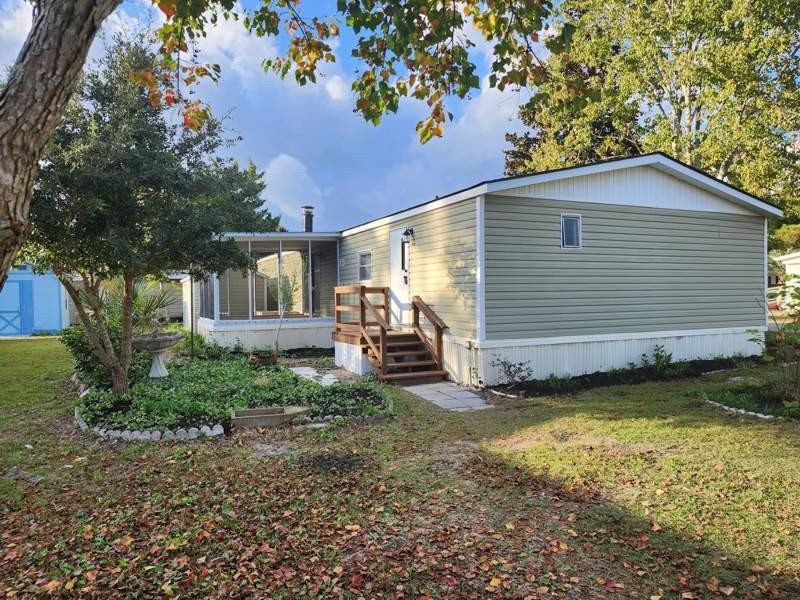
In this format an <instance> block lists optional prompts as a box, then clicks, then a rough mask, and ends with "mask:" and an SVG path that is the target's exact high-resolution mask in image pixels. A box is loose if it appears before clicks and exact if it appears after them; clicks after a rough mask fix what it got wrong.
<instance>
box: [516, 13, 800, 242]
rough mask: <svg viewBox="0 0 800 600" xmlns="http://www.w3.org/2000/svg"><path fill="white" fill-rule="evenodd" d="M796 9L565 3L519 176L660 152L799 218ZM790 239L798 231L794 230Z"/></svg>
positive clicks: (520, 139)
mask: <svg viewBox="0 0 800 600" xmlns="http://www.w3.org/2000/svg"><path fill="white" fill-rule="evenodd" d="M797 8H798V7H797V4H796V2H788V3H787V2H780V1H777V0H746V1H745V0H735V1H733V2H705V1H702V0H688V1H684V2H678V3H675V2H670V1H668V0H611V1H606V0H565V1H564V2H560V3H557V4H556V6H555V8H554V13H555V14H554V17H553V21H554V24H555V26H558V24H560V23H561V24H570V25H572V26H574V28H575V31H574V34H573V36H572V42H571V46H570V48H569V52H568V53H558V54H553V55H550V56H547V57H543V58H542V64H543V67H542V71H543V77H542V81H541V82H540V83H539V84H538V85H537V86H536V87H535V88H534V90H533V95H532V97H531V100H530V102H529V103H528V104H527V105H526V106H525V108H524V109H523V110H522V112H521V118H522V121H523V123H524V124H525V125H526V126H527V127H528V128H529V131H528V132H527V133H523V134H521V135H511V136H509V140H510V141H511V142H512V145H513V149H512V150H511V151H510V152H508V153H507V161H506V171H507V172H508V173H509V174H520V173H527V172H531V171H534V170H542V169H548V168H557V167H564V166H570V165H575V164H580V163H584V162H587V161H590V160H597V159H602V158H608V157H615V156H626V155H631V154H635V153H641V152H651V151H655V150H660V151H663V152H666V153H667V154H669V155H671V156H674V157H676V158H677V159H679V160H682V161H683V162H686V163H688V164H690V165H692V166H694V167H698V168H700V169H703V170H705V171H707V172H709V173H711V174H712V175H714V176H716V177H719V178H722V179H725V180H726V181H728V182H729V183H731V184H733V185H735V186H738V187H741V188H743V189H745V190H746V191H748V192H750V193H752V194H756V195H758V196H760V197H763V198H765V199H767V200H769V201H772V202H774V203H776V204H778V205H780V206H781V207H783V208H784V209H785V210H787V213H788V216H789V217H790V218H791V219H793V220H798V219H800V202H798V200H799V198H798V191H797V190H798V189H800V186H799V185H798V184H799V183H800V154H798V153H799V152H800V141H798V136H797V132H798V130H800V58H799V57H798V52H797V31H799V30H800V10H797ZM787 233H788V232H787Z"/></svg>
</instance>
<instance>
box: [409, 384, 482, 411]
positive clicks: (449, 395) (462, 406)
mask: <svg viewBox="0 0 800 600" xmlns="http://www.w3.org/2000/svg"><path fill="white" fill-rule="evenodd" d="M405 389H406V391H409V392H411V393H412V394H415V395H417V396H419V397H420V398H422V399H423V400H426V401H427V402H430V403H431V404H435V405H436V406H438V407H439V408H443V409H444V410H452V411H456V412H466V411H472V410H484V409H487V408H491V407H492V405H491V404H488V403H487V402H486V401H485V400H484V399H483V398H482V397H481V396H480V395H478V394H476V393H475V392H473V391H471V390H469V389H467V388H463V387H459V386H458V385H456V384H454V383H449V382H442V383H435V384H423V385H412V386H408V387H406V388H405Z"/></svg>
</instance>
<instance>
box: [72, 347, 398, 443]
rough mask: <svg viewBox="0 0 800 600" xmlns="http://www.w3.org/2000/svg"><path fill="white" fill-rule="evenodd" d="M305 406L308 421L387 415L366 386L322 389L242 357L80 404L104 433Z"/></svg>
mask: <svg viewBox="0 0 800 600" xmlns="http://www.w3.org/2000/svg"><path fill="white" fill-rule="evenodd" d="M289 404H292V405H301V406H308V407H309V408H310V411H309V412H308V416H309V417H312V418H314V417H317V418H323V417H337V416H341V417H359V416H371V415H376V414H380V413H383V412H386V411H387V409H388V406H389V400H388V398H387V396H386V395H385V393H384V392H383V390H382V389H381V388H380V387H378V386H376V385H372V384H368V383H336V384H333V385H328V386H322V385H320V384H319V383H317V382H315V381H310V380H307V379H303V378H301V377H298V376H297V375H295V374H294V373H292V372H291V371H290V370H288V369H286V368H285V367H282V366H278V367H274V368H254V367H252V366H251V365H249V364H248V362H247V359H246V358H244V357H237V358H230V359H222V360H201V361H192V362H184V363H179V364H173V365H171V366H170V374H169V376H168V377H165V378H163V379H160V380H155V381H146V382H142V383H138V384H136V385H134V386H133V387H131V389H130V391H129V392H128V393H127V394H125V395H124V396H121V397H116V396H114V395H113V394H112V393H111V392H110V391H107V390H100V389H95V390H91V391H89V392H88V393H86V394H84V395H83V396H82V397H81V399H80V405H79V410H80V414H81V416H82V418H83V420H84V421H85V423H86V424H87V425H88V426H89V427H92V428H94V427H99V428H103V429H107V430H126V429H127V430H152V429H172V430H175V429H177V428H192V427H195V428H200V427H202V426H204V425H212V424H215V423H222V424H223V425H224V426H225V427H226V428H227V427H228V426H229V423H230V415H231V410H236V409H246V408H258V407H269V406H284V405H289Z"/></svg>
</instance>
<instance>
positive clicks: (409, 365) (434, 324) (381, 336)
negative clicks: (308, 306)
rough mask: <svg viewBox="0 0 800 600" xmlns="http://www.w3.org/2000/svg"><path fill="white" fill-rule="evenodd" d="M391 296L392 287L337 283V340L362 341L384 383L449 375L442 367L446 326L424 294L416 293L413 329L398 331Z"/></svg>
mask: <svg viewBox="0 0 800 600" xmlns="http://www.w3.org/2000/svg"><path fill="white" fill-rule="evenodd" d="M389 298H390V293H389V288H387V287H369V286H363V285H344V286H336V287H335V288H334V305H335V315H336V319H335V321H336V331H335V332H334V334H333V337H334V340H336V341H340V342H345V343H348V344H358V345H360V346H361V351H362V353H363V354H366V356H367V360H369V362H370V364H372V366H373V367H375V371H376V372H377V374H378V378H379V379H381V380H382V381H391V382H396V383H399V384H406V385H408V384H415V383H428V382H431V381H437V380H441V379H445V378H447V372H446V371H444V370H443V369H442V362H443V342H442V335H443V331H444V330H445V329H447V325H445V324H444V322H443V321H442V320H441V319H440V318H439V316H438V315H437V314H436V313H435V312H434V311H433V309H432V308H431V307H430V306H428V305H427V304H426V303H425V302H424V301H423V300H422V298H420V297H419V296H414V298H413V300H412V302H411V309H412V317H413V318H412V323H411V327H412V328H411V330H404V329H393V328H392V324H391V322H390V317H391V314H390V312H391V311H390V310H389ZM420 317H422V318H424V319H426V320H427V323H428V327H429V328H433V331H434V335H433V336H430V337H429V334H428V332H427V331H426V330H425V328H423V327H422V326H421V325H420Z"/></svg>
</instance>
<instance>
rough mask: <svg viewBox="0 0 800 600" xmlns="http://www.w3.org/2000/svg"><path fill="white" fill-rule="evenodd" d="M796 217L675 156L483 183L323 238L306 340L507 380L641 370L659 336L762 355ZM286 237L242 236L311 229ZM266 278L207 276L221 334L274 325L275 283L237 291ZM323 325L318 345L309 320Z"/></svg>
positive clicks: (386, 374)
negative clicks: (773, 284) (778, 263)
mask: <svg viewBox="0 0 800 600" xmlns="http://www.w3.org/2000/svg"><path fill="white" fill-rule="evenodd" d="M781 215H782V213H781V211H780V210H779V209H778V208H775V207H774V206H772V205H770V204H768V203H766V202H764V201H762V200H760V199H758V198H756V197H754V196H751V195H749V194H746V193H744V192H742V191H740V190H738V189H736V188H734V187H732V186H730V185H728V184H726V183H724V182H722V181H719V180H717V179H714V178H713V177H710V176H709V175H707V174H705V173H702V172H700V171H697V170H695V169H693V168H691V167H689V166H687V165H684V164H682V163H680V162H678V161H676V160H674V159H671V158H669V157H667V156H665V155H663V154H660V153H656V154H648V155H642V156H637V157H632V158H625V159H616V160H611V161H606V162H601V163H596V164H592V165H586V166H580V167H572V168H566V169H560V170H556V171H549V172H543V173H536V174H532V175H526V176H520V177H512V178H505V179H497V180H492V181H486V182H483V183H480V184H478V185H475V186H473V187H471V188H468V189H464V190H461V191H459V192H455V193H453V194H450V195H447V196H444V197H440V198H437V199H435V200H433V201H430V202H428V203H425V204H421V205H418V206H415V207H412V208H409V209H406V210H403V211H400V212H397V213H394V214H392V215H388V216H386V217H383V218H380V219H376V220H373V221H370V222H367V223H364V224H361V225H358V226H356V227H352V228H350V229H346V230H344V231H342V232H341V233H339V234H333V233H331V234H315V235H324V236H327V237H325V239H324V242H325V243H328V244H330V246H328V250H327V255H328V262H323V261H321V260H320V259H318V260H317V261H316V263H317V264H316V266H314V265H315V261H314V259H313V256H312V260H311V265H312V267H311V269H312V270H317V269H318V273H319V274H318V276H317V277H316V278H314V277H310V282H311V283H310V284H309V285H310V293H308V292H307V295H308V297H309V300H308V302H309V306H310V307H311V309H310V311H306V310H305V309H300V313H299V314H298V315H296V317H295V318H297V319H299V320H298V321H296V324H297V326H296V327H297V333H298V337H297V338H296V341H295V342H293V344H292V345H300V346H303V345H329V344H330V342H328V343H327V344H325V343H323V339H322V338H323V337H324V331H327V335H328V336H330V335H331V332H332V333H333V335H332V337H333V344H334V346H335V348H336V361H337V364H339V365H340V366H344V367H346V368H348V369H350V370H353V371H355V372H359V373H363V372H366V371H368V370H370V369H376V370H378V371H379V374H380V375H381V376H382V377H383V378H385V379H387V380H398V381H403V380H418V379H423V378H427V377H441V376H449V377H450V378H451V379H453V380H455V381H458V382H461V383H469V384H492V383H495V382H496V381H497V380H498V369H497V367H496V365H495V364H493V363H495V362H496V359H505V360H509V361H514V362H520V361H530V364H531V367H532V368H533V370H534V375H535V377H537V378H542V377H547V376H548V375H551V374H555V375H557V376H569V375H578V374H583V373H590V372H594V371H606V370H609V369H613V368H622V367H626V366H627V365H628V364H629V363H631V362H638V361H639V360H640V357H641V355H642V354H643V353H650V352H652V350H653V348H654V346H656V345H663V346H664V347H665V349H666V350H667V351H668V352H671V353H672V354H673V358H674V359H676V360H677V359H695V358H705V357H713V356H731V355H735V354H744V355H752V354H757V353H758V352H760V347H759V345H758V344H757V343H755V342H754V341H752V340H751V339H750V338H751V334H750V333H748V330H752V329H756V330H759V331H762V332H763V331H764V330H765V329H766V325H767V323H766V301H765V296H766V280H767V261H766V256H767V255H766V243H767V235H766V231H767V219H768V218H770V217H779V216H781ZM281 235H282V236H288V235H291V236H303V235H305V236H309V233H308V232H307V233H305V234H264V235H259V234H252V235H251V236H250V237H245V236H244V235H243V234H235V235H234V237H235V238H236V239H237V240H238V241H239V242H240V243H248V244H250V249H251V250H253V249H254V248H257V249H258V251H261V252H264V250H261V248H262V246H253V244H273V246H270V248H271V249H272V250H271V251H272V252H273V253H274V252H275V251H276V249H275V248H276V247H275V246H274V244H275V243H276V242H283V243H286V242H301V243H305V244H309V243H312V241H313V238H310V237H309V238H308V239H306V238H302V237H297V238H294V239H287V238H277V237H276V236H281ZM318 241H322V240H318ZM293 249H294V247H293V246H281V245H280V244H279V245H278V247H277V252H279V255H280V256H283V252H285V251H291V250H293ZM307 252H308V251H307ZM334 255H335V256H336V258H335V259H332V258H331V257H333V256H334ZM284 264H288V258H286V259H285V260H284ZM323 272H324V273H325V277H324V282H325V284H324V285H323V275H322V274H323ZM237 278H238V280H239V281H238V282H237ZM256 278H257V276H254V275H253V274H250V275H248V276H247V277H242V276H241V275H236V274H233V275H232V274H225V275H223V276H220V277H219V278H215V279H213V280H211V281H210V283H209V284H206V291H205V292H204V294H205V296H206V300H205V303H204V306H205V311H204V312H205V315H208V316H203V318H202V319H201V321H203V319H205V320H206V321H207V322H208V323H211V325H209V326H208V327H206V331H207V332H209V333H212V334H214V333H216V331H218V330H219V331H223V330H225V329H226V326H227V329H228V331H231V330H232V329H233V328H234V327H233V326H234V323H235V326H236V328H239V329H240V332H241V333H244V332H246V331H247V332H249V331H258V327H259V325H260V326H261V327H262V328H265V327H270V328H272V327H274V325H273V323H272V322H270V321H268V319H274V316H275V314H274V310H269V309H268V310H265V311H261V312H260V313H259V311H260V307H261V306H262V304H263V302H266V303H267V305H269V302H270V299H269V294H268V292H267V291H264V292H257V291H255V287H253V288H252V289H253V290H254V291H253V292H252V293H251V294H250V296H249V297H250V299H249V300H248V296H247V295H245V296H244V298H241V297H240V298H238V300H237V296H236V293H235V292H234V293H233V295H232V292H230V291H228V292H226V291H225V289H226V287H227V286H229V285H230V284H231V282H234V288H235V287H236V286H237V285H241V282H242V280H244V279H247V284H246V285H247V287H246V289H250V287H251V286H252V283H253V281H260V280H258V279H256ZM315 281H316V282H318V283H316V284H315V283H314V282H315ZM334 282H338V287H337V286H336V284H335V283H334ZM209 286H211V287H209ZM267 289H269V286H267ZM217 291H219V294H222V295H223V297H222V298H220V296H219V294H217V295H215V294H216V293H217ZM259 293H260V294H261V296H257V294H259ZM226 294H227V295H226ZM315 294H316V297H318V298H320V300H318V301H317V302H318V307H317V308H315V307H314V297H315V296H314V295H315ZM325 296H327V297H328V300H327V304H325V301H324V300H322V298H324V297H325ZM217 298H220V301H217V300H216V299H217ZM237 302H238V304H237ZM248 302H250V304H252V307H249V308H252V311H250V312H248V313H247V314H248V318H247V319H246V320H243V319H242V317H241V315H242V314H243V311H244V310H245V306H246V305H247V303H248ZM217 303H218V304H219V306H217ZM201 304H203V302H201ZM212 304H213V305H214V307H215V309H214V310H216V311H217V312H216V313H215V316H214V318H213V320H212V319H211V314H212V313H211V306H212ZM274 304H275V303H274V302H273V307H274ZM323 305H324V308H323ZM292 306H293V311H294V310H295V309H294V307H297V308H299V307H300V305H299V303H298V302H297V301H294V302H293V304H292ZM232 307H236V308H232ZM256 307H259V308H258V309H257V308H256ZM249 308H248V310H249ZM201 312H202V311H201ZM234 314H235V316H234ZM226 321H227V323H226ZM285 321H289V319H287V320H285ZM285 326H286V325H284V327H285ZM313 328H318V329H319V331H318V332H317V333H318V334H319V335H318V337H316V338H314V339H315V340H318V342H319V343H315V342H314V341H312V340H311V337H312V336H308V335H305V334H301V333H300V332H301V331H304V330H307V329H313ZM199 329H200V331H201V332H204V333H205V331H203V329H204V328H203V326H202V325H201V326H200V327H199ZM323 330H324V331H323ZM306 333H307V332H306ZM291 335H292V336H294V330H293V331H292V334H291ZM213 337H215V339H218V340H219V338H218V337H217V336H213ZM267 337H268V336H260V337H258V339H259V340H261V339H266V338H267ZM288 338H289V335H287V344H284V345H285V346H286V347H289V345H288ZM239 339H240V341H241V342H242V343H243V344H244V345H247V342H246V341H245V338H239ZM250 339H252V338H250ZM328 339H330V337H329V338H328ZM231 340H232V338H228V339H227V340H220V341H228V342H229V341H231Z"/></svg>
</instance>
